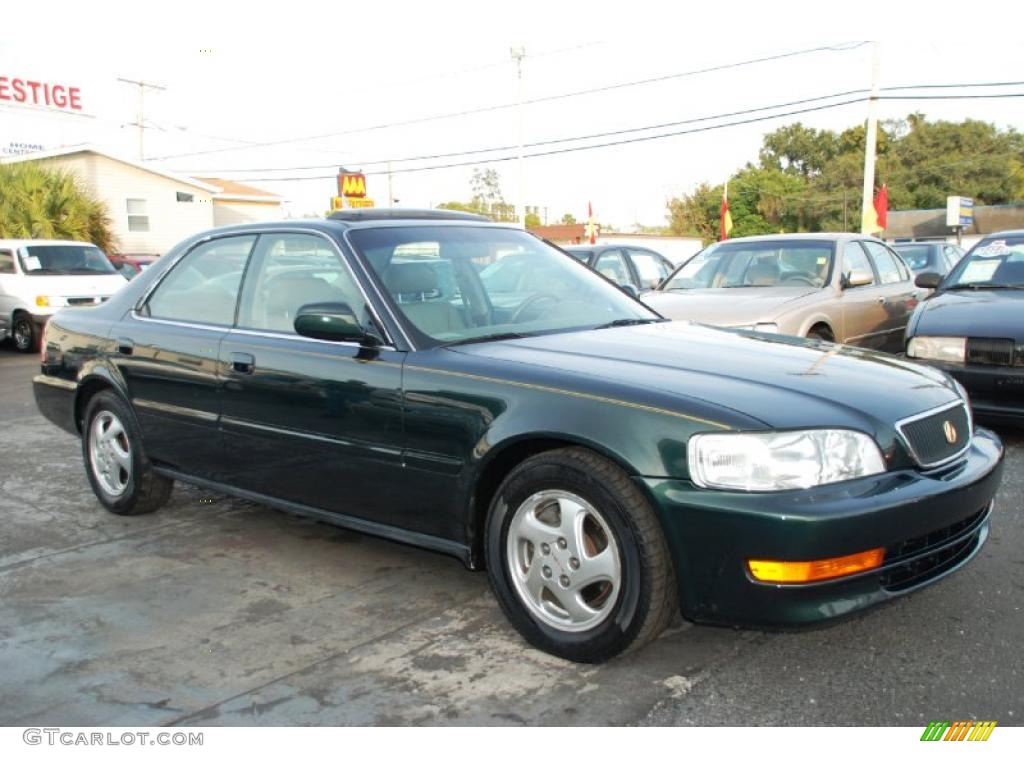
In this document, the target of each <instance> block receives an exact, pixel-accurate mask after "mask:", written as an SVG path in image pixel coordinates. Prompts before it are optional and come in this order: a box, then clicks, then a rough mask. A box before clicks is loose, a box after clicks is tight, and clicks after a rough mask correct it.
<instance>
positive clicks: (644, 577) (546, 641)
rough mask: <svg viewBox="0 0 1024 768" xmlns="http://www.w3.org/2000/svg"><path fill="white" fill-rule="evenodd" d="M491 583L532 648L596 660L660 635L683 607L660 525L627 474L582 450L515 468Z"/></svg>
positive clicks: (496, 514) (496, 535)
mask: <svg viewBox="0 0 1024 768" xmlns="http://www.w3.org/2000/svg"><path fill="white" fill-rule="evenodd" d="M485 536H486V542H487V564H488V573H489V575H490V578H491V584H492V586H493V588H494V591H495V594H496V595H497V597H498V602H499V603H500V604H501V607H502V609H503V610H504V611H505V614H506V616H508V618H509V620H510V621H511V622H512V624H513V625H514V626H515V627H516V629H518V630H519V632H520V633H522V635H523V636H524V637H525V638H526V639H527V640H528V641H529V642H530V643H532V644H533V645H535V646H537V647H538V648H540V649H542V650H544V651H547V652H548V653H552V654H555V655H556V656H561V657H563V658H566V659H570V660H572V661H580V662H599V661H603V660H605V659H608V658H611V657H612V656H616V655H618V654H620V653H623V652H624V651H626V650H628V649H629V650H631V649H635V648H639V647H641V646H643V645H645V644H647V643H648V642H650V641H651V640H653V639H655V638H656V637H657V636H658V635H659V634H661V632H662V631H663V630H664V629H665V627H667V626H668V624H669V622H670V621H671V619H672V617H673V616H674V615H675V613H676V611H677V610H678V600H677V597H676V594H677V592H676V581H675V573H674V569H673V567H672V561H671V558H670V556H669V552H668V546H667V544H666V542H665V538H664V535H663V534H662V531H661V526H660V524H659V523H658V520H657V518H656V517H655V515H654V512H653V510H652V509H651V507H650V505H649V504H648V503H647V500H646V498H645V497H644V496H643V495H642V494H641V493H640V491H639V489H637V487H636V485H635V484H634V483H633V481H632V480H631V479H630V477H629V476H628V475H627V474H626V473H625V472H623V471H622V470H621V469H620V468H619V467H618V466H617V465H615V464H614V463H612V462H610V461H608V460H607V459H605V458H603V457H601V456H599V455H597V454H595V453H592V452H591V451H587V450H584V449H580V448H570V449H561V450H556V451H548V452H546V453H542V454H539V455H537V456H534V457H532V458H530V459H527V460H526V461H524V462H523V463H521V464H520V465H518V466H517V467H516V468H515V469H513V470H512V472H511V473H510V474H509V476H508V477H507V478H506V479H505V481H504V482H503V483H502V485H501V487H500V488H499V489H498V491H497V493H496V494H495V497H494V500H493V501H492V503H491V509H490V514H489V516H488V520H487V528H486V532H485Z"/></svg>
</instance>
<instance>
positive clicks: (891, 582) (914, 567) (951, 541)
mask: <svg viewBox="0 0 1024 768" xmlns="http://www.w3.org/2000/svg"><path fill="white" fill-rule="evenodd" d="M991 510H992V507H991V505H989V506H986V507H983V508H982V509H980V510H978V511H977V512H975V513H974V514H973V515H971V516H970V517H966V518H964V519H963V520H960V521H959V522H956V523H953V524H952V525H947V526H945V527H943V528H938V529H936V530H934V531H932V532H930V533H927V534H925V535H924V536H917V537H915V538H913V539H907V540H905V541H901V542H900V543H899V544H896V545H894V546H892V547H889V548H887V549H886V553H885V561H884V562H883V567H885V566H891V567H888V568H885V570H884V571H883V572H882V575H881V576H880V581H881V585H882V589H885V590H887V591H889V592H900V591H902V590H906V589H911V588H912V587H916V586H917V585H919V584H923V583H924V582H926V581H929V580H930V579H933V578H935V577H936V576H938V575H940V574H942V573H944V572H945V571H948V570H950V569H952V568H955V567H956V566H957V565H959V564H960V563H962V562H963V561H964V560H966V559H967V558H968V557H970V556H971V553H973V552H974V551H975V549H977V547H978V541H979V539H980V538H981V533H982V529H983V528H984V526H985V524H986V523H987V522H988V518H989V513H990V512H991Z"/></svg>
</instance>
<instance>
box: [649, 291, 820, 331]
mask: <svg viewBox="0 0 1024 768" xmlns="http://www.w3.org/2000/svg"><path fill="white" fill-rule="evenodd" d="M821 290H822V289H821V288H813V287H811V286H793V287H786V288H698V289H690V290H685V291H655V292H653V293H645V294H644V295H643V302H644V304H646V305H647V306H649V307H650V308H651V309H653V310H654V311H655V312H658V313H660V314H662V315H664V316H665V317H669V318H671V319H673V320H697V321H699V322H701V323H711V324H712V325H752V324H754V323H759V322H771V321H772V320H774V319H775V317H776V316H777V315H778V314H779V313H780V311H782V309H783V308H785V307H786V305H788V304H790V303H791V302H794V301H796V300H798V299H802V298H803V297H804V296H809V295H811V294H813V293H818V292H819V291H821Z"/></svg>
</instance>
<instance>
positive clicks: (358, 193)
mask: <svg viewBox="0 0 1024 768" xmlns="http://www.w3.org/2000/svg"><path fill="white" fill-rule="evenodd" d="M338 188H339V191H340V192H341V194H342V197H366V177H365V176H363V174H361V173H343V174H341V175H340V176H338Z"/></svg>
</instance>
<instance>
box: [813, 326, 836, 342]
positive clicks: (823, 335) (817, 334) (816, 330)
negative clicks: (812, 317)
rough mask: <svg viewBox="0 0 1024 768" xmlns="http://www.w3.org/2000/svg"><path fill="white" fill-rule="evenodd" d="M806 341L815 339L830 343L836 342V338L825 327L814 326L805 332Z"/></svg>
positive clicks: (830, 330)
mask: <svg viewBox="0 0 1024 768" xmlns="http://www.w3.org/2000/svg"><path fill="white" fill-rule="evenodd" d="M807 338H808V339H817V340H818V341H831V342H834V341H835V340H836V336H835V334H834V333H832V329H830V328H829V327H828V326H827V325H816V326H814V327H813V328H811V330H809V331H808V332H807Z"/></svg>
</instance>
